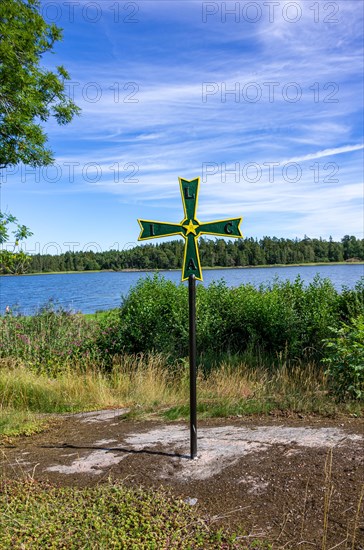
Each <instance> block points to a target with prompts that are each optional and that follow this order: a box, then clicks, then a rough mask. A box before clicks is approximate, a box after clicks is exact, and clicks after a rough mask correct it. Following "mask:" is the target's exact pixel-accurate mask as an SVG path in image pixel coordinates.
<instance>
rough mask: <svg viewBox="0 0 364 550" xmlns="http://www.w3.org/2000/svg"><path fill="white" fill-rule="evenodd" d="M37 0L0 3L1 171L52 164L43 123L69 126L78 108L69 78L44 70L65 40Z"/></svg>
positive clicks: (61, 70) (58, 69) (61, 69)
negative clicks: (56, 46)
mask: <svg viewBox="0 0 364 550" xmlns="http://www.w3.org/2000/svg"><path fill="white" fill-rule="evenodd" d="M39 10H40V2H39V0H1V3H0V138H1V141H0V168H4V167H6V166H7V165H9V164H10V165H15V164H18V163H19V162H23V163H24V164H28V165H31V166H43V165H47V164H51V163H52V161H53V156H52V151H51V150H50V149H49V148H47V146H46V143H47V136H46V133H45V131H44V129H43V128H42V126H41V124H42V123H44V122H45V121H47V120H48V118H49V117H51V116H53V117H54V118H55V119H56V121H57V122H58V124H67V123H68V122H70V121H71V120H72V118H73V117H74V115H75V114H77V113H78V112H79V108H78V107H77V106H76V105H75V103H74V102H73V101H72V100H71V99H70V98H69V97H67V95H66V93H65V80H67V79H69V78H70V77H69V75H68V73H67V71H66V70H65V68H64V67H62V66H58V67H56V69H55V71H51V70H49V69H46V68H43V67H41V66H40V61H41V57H42V55H43V54H44V53H46V52H49V51H52V49H53V45H54V43H55V42H57V41H58V40H60V39H61V38H62V31H61V29H60V28H58V27H57V26H56V25H54V24H51V25H48V24H47V23H46V22H45V20H44V19H43V17H42V16H41V14H40V12H39Z"/></svg>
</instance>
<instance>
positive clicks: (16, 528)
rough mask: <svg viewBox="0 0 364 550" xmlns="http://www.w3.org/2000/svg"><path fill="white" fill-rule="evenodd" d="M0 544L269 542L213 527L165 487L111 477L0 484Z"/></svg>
mask: <svg viewBox="0 0 364 550" xmlns="http://www.w3.org/2000/svg"><path fill="white" fill-rule="evenodd" d="M258 545H259V546H258ZM0 547H1V548H2V549H4V550H7V549H9V550H10V549H21V548H32V549H34V550H37V549H39V550H43V549H44V548H49V549H57V550H58V549H64V550H66V549H67V550H71V549H75V550H76V549H80V548H83V549H89V550H98V549H100V550H101V549H103V550H108V549H111V548H112V549H125V550H131V549H135V550H143V549H144V550H153V549H155V550H163V549H165V550H169V549H173V548H175V549H178V548H184V549H192V548H193V549H195V548H196V549H197V548H202V549H219V548H221V549H223V548H224V549H235V548H236V549H238V548H240V549H247V550H248V549H249V548H261V549H269V548H270V546H269V545H268V544H266V543H264V542H259V541H255V542H252V543H251V544H249V545H246V544H244V542H243V539H242V538H240V539H239V536H238V534H234V533H229V532H228V531H226V530H224V529H216V528H212V527H211V526H209V523H208V520H205V519H203V518H201V517H200V516H199V512H198V508H192V507H191V506H188V505H187V504H185V503H184V502H183V501H182V500H178V499H176V498H174V497H172V495H171V494H170V493H168V492H167V491H164V490H159V491H153V492H152V491H146V490H142V489H127V488H125V487H123V486H122V485H120V484H117V483H111V482H109V483H107V484H105V485H102V486H96V487H94V488H86V489H78V488H75V487H72V488H70V487H68V488H59V487H54V486H51V485H49V484H44V483H38V482H36V481H34V480H32V479H29V480H22V481H3V482H2V483H1V484H0Z"/></svg>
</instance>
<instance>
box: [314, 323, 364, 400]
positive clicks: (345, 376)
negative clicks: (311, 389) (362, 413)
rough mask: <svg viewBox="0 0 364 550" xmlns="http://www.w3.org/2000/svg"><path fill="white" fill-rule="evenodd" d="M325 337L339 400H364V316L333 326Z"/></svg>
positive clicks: (330, 377) (330, 379)
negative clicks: (327, 336)
mask: <svg viewBox="0 0 364 550" xmlns="http://www.w3.org/2000/svg"><path fill="white" fill-rule="evenodd" d="M333 332H334V335H335V336H334V337H332V338H329V339H327V340H325V344H326V356H325V358H324V360H323V361H324V363H326V364H327V365H328V368H327V371H326V374H327V376H328V382H329V386H330V388H331V391H332V392H333V393H334V395H335V396H336V397H337V398H338V400H341V401H343V400H345V399H346V398H349V399H358V400H361V399H364V315H359V316H358V317H357V318H356V319H351V322H350V324H345V323H343V324H342V326H341V328H339V329H333Z"/></svg>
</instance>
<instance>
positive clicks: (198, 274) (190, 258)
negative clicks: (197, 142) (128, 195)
mask: <svg viewBox="0 0 364 550" xmlns="http://www.w3.org/2000/svg"><path fill="white" fill-rule="evenodd" d="M179 184H180V190H181V196H182V203H183V211H184V218H183V220H182V221H181V223H166V222H156V221H152V220H138V223H139V225H140V228H141V232H140V235H139V237H138V240H139V241H145V240H147V239H155V238H158V237H171V236H173V235H182V237H183V238H184V239H185V247H184V258H183V266H182V281H187V279H188V281H189V283H188V287H189V328H190V331H189V333H190V338H189V354H190V419H191V458H196V456H197V413H196V410H197V398H196V313H195V311H196V280H198V281H202V269H201V263H200V256H199V253H198V246H197V239H198V237H199V236H200V235H203V234H204V235H215V236H217V237H238V238H239V237H242V236H243V235H242V234H241V232H240V227H239V226H240V223H241V221H242V218H231V219H228V220H217V221H213V222H206V223H201V222H200V221H198V219H197V218H196V210H197V203H198V192H199V187H200V178H196V179H194V180H185V179H182V178H179Z"/></svg>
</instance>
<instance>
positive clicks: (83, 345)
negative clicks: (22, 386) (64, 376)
mask: <svg viewBox="0 0 364 550" xmlns="http://www.w3.org/2000/svg"><path fill="white" fill-rule="evenodd" d="M98 333H99V328H98V326H97V324H96V323H95V322H93V321H90V320H88V319H87V318H85V317H84V316H83V315H81V314H72V313H70V312H68V311H65V310H63V309H62V308H58V309H57V308H55V307H54V305H52V304H49V305H48V306H46V307H44V308H42V309H41V310H39V311H38V313H37V314H36V315H34V316H32V317H27V316H21V315H5V316H3V317H1V318H0V364H3V365H4V364H6V365H8V366H13V367H16V366H20V365H23V366H24V365H26V366H27V367H28V368H30V369H33V370H35V371H37V372H44V373H47V374H49V375H52V374H53V375H57V374H58V373H59V372H63V371H65V370H67V368H69V367H71V366H72V367H74V366H75V364H77V366H78V367H81V366H83V367H84V369H87V367H88V366H89V365H90V364H92V363H95V362H98V363H102V357H101V356H100V353H99V350H98V349H97V347H96V346H95V345H94V342H95V340H96V338H97V334H98Z"/></svg>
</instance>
